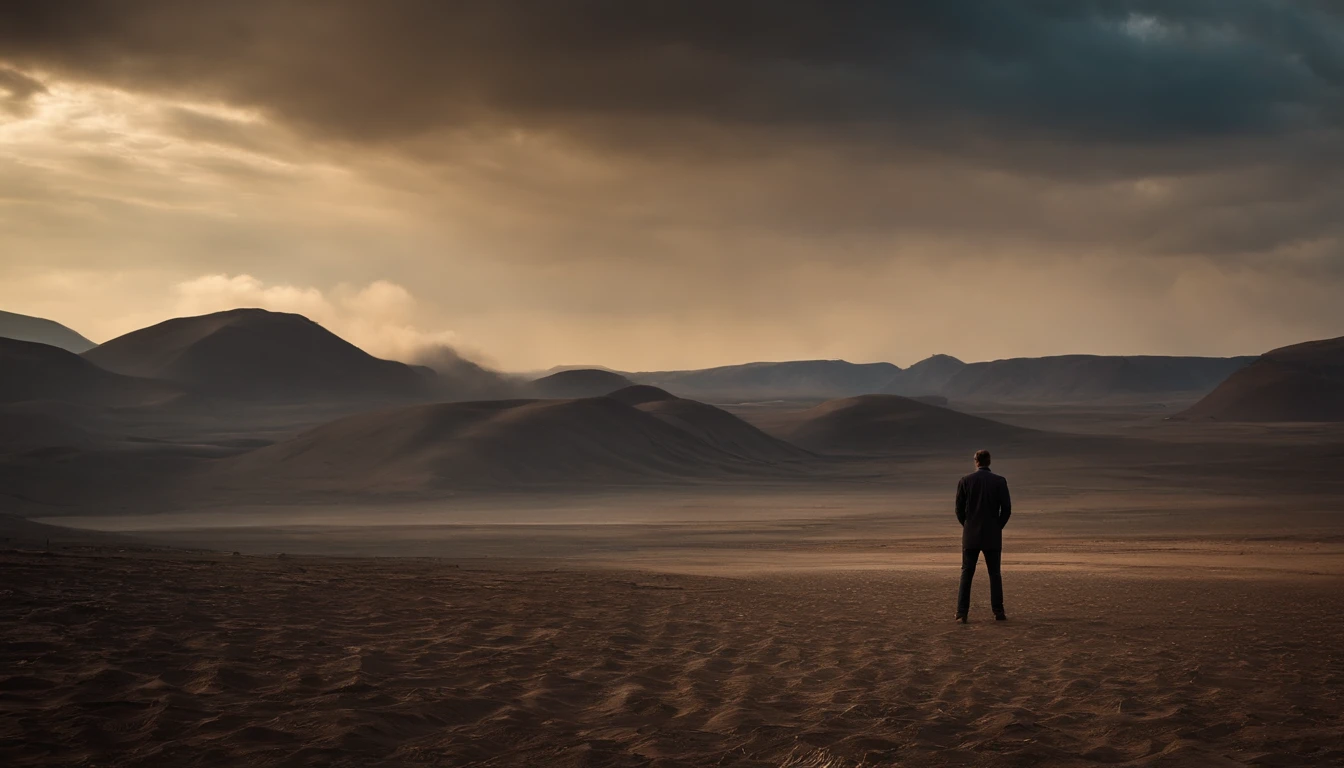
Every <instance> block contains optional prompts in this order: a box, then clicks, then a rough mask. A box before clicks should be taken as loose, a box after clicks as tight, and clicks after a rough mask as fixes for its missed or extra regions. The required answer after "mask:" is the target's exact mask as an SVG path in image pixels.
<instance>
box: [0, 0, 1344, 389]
mask: <svg viewBox="0 0 1344 768" xmlns="http://www.w3.org/2000/svg"><path fill="white" fill-rule="evenodd" d="M236 306H262V307H266V308H270V309H277V310H283V311H294V312H301V313H303V314H306V315H308V316H310V317H312V318H313V319H315V320H318V321H319V322H322V323H323V324H324V325H327V326H328V327H329V328H331V329H333V330H334V331H336V332H338V333H340V334H342V335H343V336H345V337H346V338H349V339H350V340H351V341H353V342H355V343H357V344H359V345H360V346H363V347H364V348H365V349H368V350H369V351H371V352H373V353H375V354H379V355H382V356H387V357H394V358H397V359H414V358H415V357H416V356H417V355H418V354H420V352H421V351H422V350H423V349H425V348H428V347H432V346H434V345H439V344H450V345H452V346H455V347H456V348H458V349H459V350H461V351H462V352H463V353H464V354H466V355H468V356H470V357H473V358H475V359H478V360H481V361H483V362H486V363H488V364H490V365H494V366H496V367H500V368H504V369H508V370H535V369H543V368H546V367H548V366H552V365H560V364H601V365H606V366H610V367H613V368H618V369H623V370H658V369H671V368H690V367H705V366H711V365H722V364H731V363H739V362H747V361H753V360H785V359H814V358H844V359H848V360H853V361H856V362H867V361H877V360H885V361H890V362H895V363H897V364H900V365H907V364H910V363H913V362H915V361H917V360H919V359H921V358H923V357H926V356H928V355H930V354H935V353H945V354H951V355H955V356H957V357H960V358H962V359H964V360H968V361H969V360H987V359H997V358H1004V357H1016V356H1037V355H1049V354H1065V353H1095V354H1188V355H1234V354H1255V353H1259V352H1262V351H1265V350H1267V349H1269V348H1273V347H1276V346H1282V345H1285V344H1290V343H1295V342H1298V341H1304V340H1307V339H1314V338H1326V337H1334V336H1340V335H1344V9H1342V8H1341V6H1340V5H1339V4H1337V3H1332V2H1327V1H1326V0H1319V1H1313V0H1301V1H1300V2H1287V1H1286V0H1149V1H1147V2H1139V1H1137V0H1126V1H1121V0H1013V1H1011V2H1010V1H1009V0H964V1H963V2H956V3H949V2H946V1H945V0H911V1H910V2H903V3H892V2H801V1H795V0H772V1H770V2H766V1H764V0H762V1H741V2H702V1H700V0H680V1H679V2H671V1H663V0H649V1H648V2H637V3H631V2H626V1H625V0H563V1H562V0H556V1H555V2H520V1H517V0H492V1H490V2H484V1H483V2H452V3H449V2H438V0H388V1H387V2H379V3H368V2H364V1H363V0H331V1H330V2H324V3H311V2H287V1H286V0H265V1H263V0H235V1H234V2H229V3H182V2H178V1H177V0H126V1H124V2H99V1H97V0H87V1H85V2H66V1H63V0H10V1H9V2H6V3H4V4H3V5H0V308H3V309H6V310H9V311H14V312H22V313H25V314H34V315H40V316H43V317H49V318H52V319H55V320H58V321H60V322H63V323H65V324H67V325H69V326H71V327H73V328H74V329H76V330H78V331H80V332H81V333H84V334H85V335H86V336H88V337H90V338H91V339H93V340H95V341H104V340H106V339H108V338H112V337H115V336H117V335H119V334H121V333H125V332H128V331H131V330H134V329H136V328H139V327H142V326H144V325H147V324H150V323H154V322H158V321H160V320H163V319H166V318H169V317H174V316H179V315H184V314H201V313H205V312H211V311H216V310H220V309H226V308H230V307H236Z"/></svg>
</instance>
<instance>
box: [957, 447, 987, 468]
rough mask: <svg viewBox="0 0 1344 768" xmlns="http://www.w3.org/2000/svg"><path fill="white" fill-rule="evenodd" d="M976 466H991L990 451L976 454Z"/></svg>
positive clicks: (981, 451)
mask: <svg viewBox="0 0 1344 768" xmlns="http://www.w3.org/2000/svg"><path fill="white" fill-rule="evenodd" d="M963 455H964V454H963ZM975 466H977V467H988V466H989V451H986V450H979V451H976V452H975Z"/></svg>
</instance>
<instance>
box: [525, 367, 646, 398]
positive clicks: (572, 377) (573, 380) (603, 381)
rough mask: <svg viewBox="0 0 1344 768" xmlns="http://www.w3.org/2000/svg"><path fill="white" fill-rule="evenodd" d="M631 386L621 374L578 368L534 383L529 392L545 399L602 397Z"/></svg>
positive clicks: (545, 377) (598, 369)
mask: <svg viewBox="0 0 1344 768" xmlns="http://www.w3.org/2000/svg"><path fill="white" fill-rule="evenodd" d="M630 384H631V381H630V380H629V379H627V378H626V377H624V376H622V375H621V374H619V373H613V372H612V371H605V370H602V369H600V368H576V369H572V370H568V371H560V372H559V373H553V374H551V375H550V376H543V377H541V378H540V379H537V380H536V381H533V382H532V383H531V384H530V385H529V387H528V390H529V392H530V393H531V394H532V395H533V396H535V397H543V398H574V397H601V396H602V395H605V394H607V393H608V392H614V391H616V390H618V389H622V388H624V387H628V386H630Z"/></svg>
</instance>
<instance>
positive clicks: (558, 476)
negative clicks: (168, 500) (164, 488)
mask: <svg viewBox="0 0 1344 768" xmlns="http://www.w3.org/2000/svg"><path fill="white" fill-rule="evenodd" d="M777 471H778V470H776V469H774V468H772V466H771V465H769V464H768V463H767V462H764V461H760V460H757V459H755V458H752V457H747V456H744V455H742V454H741V453H732V452H729V451H727V450H723V449H720V448H719V447H717V446H716V445H714V444H711V443H710V442H708V441H707V440H706V439H702V438H701V437H699V436H697V435H695V434H693V433H692V432H691V431H690V430H688V429H684V428H680V427H678V426H673V425H672V424H671V423H668V421H665V420H664V419H663V418H659V417H658V416H655V415H652V414H650V413H646V412H644V411H642V410H640V409H639V408H635V407H633V406H630V405H627V404H625V403H623V402H620V401H619V400H617V399H613V398H609V397H594V398H583V399H576V400H492V401H481V402H471V403H439V404H434V405H419V406H411V407H404V408H398V409H393V410H386V411H378V412H373V413H363V414H359V415H356V416H351V417H348V418H344V419H340V420H337V421H334V422H332V423H330V424H326V425H324V426H321V427H318V428H316V429H313V430H311V431H309V432H306V433H304V434H302V435H299V436H298V437H296V438H293V439H291V440H287V441H285V442H281V443H277V444H275V445H272V446H268V447H265V448H261V449H258V450H255V451H252V452H250V453H247V454H244V455H242V456H238V457H236V458H233V459H227V460H224V461H222V462H219V463H218V464H217V465H215V466H214V467H213V468H212V469H211V470H210V473H209V476H208V478H207V482H208V484H209V485H210V487H212V488H220V487H229V486H234V487H244V488H249V489H251V490H253V491H258V490H259V491H262V492H266V491H271V492H274V491H279V492H286V491H291V490H292V491H300V492H302V491H310V492H311V491H319V492H320V491H329V492H364V491H369V492H375V493H377V492H416V491H432V490H439V491H443V490H457V489H464V490H471V489H497V490H504V489H515V488H518V487H521V486H528V485H532V486H573V485H579V484H587V485H592V484H631V483H646V482H669V481H685V480H693V479H700V480H704V479H713V478H729V477H741V476H744V475H752V474H761V473H766V474H772V473H777Z"/></svg>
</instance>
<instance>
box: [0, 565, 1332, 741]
mask: <svg viewBox="0 0 1344 768" xmlns="http://www.w3.org/2000/svg"><path fill="white" fill-rule="evenodd" d="M1005 567H1006V568H1007V569H1008V582H1007V587H1008V609H1009V611H1010V613H1011V620H1010V621H1008V622H1005V623H996V622H994V621H992V620H990V616H989V612H988V608H987V606H986V604H985V601H986V585H985V584H984V583H983V577H982V580H981V583H978V584H977V590H976V594H975V602H974V603H973V608H972V619H973V621H972V623H971V624H969V625H966V626H961V625H956V624H953V623H952V622H951V621H950V618H951V609H952V600H953V592H954V589H955V583H954V582H955V570H954V569H952V568H948V567H941V566H930V567H926V568H909V569H903V570H862V571H853V572H834V571H816V572H798V571H794V572H791V573H778V574H773V575H771V574H755V575H749V576H738V577H725V576H705V575H684V574H649V573H641V572H632V571H619V570H596V569H580V568H563V569H554V568H550V567H546V568H542V567H540V566H536V565H533V566H529V565H527V564H525V563H522V564H514V565H512V566H504V565H494V566H490V567H489V569H486V568H485V567H484V566H482V565H479V564H475V565H474V564H472V563H465V564H463V565H462V566H461V567H457V566H454V565H451V564H449V563H447V562H444V561H439V560H420V559H408V558H401V559H337V558H296V557H284V558H279V557H251V556H245V557H230V556H223V555H190V554H180V553H179V554H171V553H169V554H155V553H125V554H119V555H118V554H112V555H108V554H102V555H95V554H93V553H92V551H90V553H89V554H79V553H73V554H72V553H69V552H67V553H62V554H51V555H43V554H40V553H9V554H4V555H0V638H3V640H2V641H0V764H3V765H6V766H35V765H42V766H56V765H72V766H73V765H171V766H198V765H201V766H204V765H311V766H327V765H336V766H342V765H350V766H364V765H455V766H470V765H480V766H851V765H900V766H920V765H993V766H998V765H1002V766H1030V765H1060V766H1072V765H1078V766H1084V765H1134V766H1139V765H1142V766H1149V765H1154V766H1156V765H1171V766H1235V765H1338V764H1341V763H1344V723H1342V722H1341V719H1340V713H1341V711H1344V707H1342V703H1341V698H1340V697H1341V695H1342V693H1341V692H1342V691H1344V645H1341V642H1340V637H1341V631H1342V630H1344V610H1341V609H1344V589H1341V587H1342V586H1344V583H1341V582H1342V581H1344V580H1341V578H1340V577H1339V576H1338V575H1320V574H1318V575H1311V574H1304V573H1295V572H1292V571H1290V570H1274V569H1263V570H1254V571H1253V570H1247V571H1246V572H1245V573H1244V574H1241V575H1238V576H1234V577H1226V576H1221V577H1220V576H1213V575H1210V574H1208V573H1204V572H1201V571H1200V570H1199V569H1188V568H1161V567H1159V568H1152V567H1147V568H1129V569H1126V568H1108V569H1105V570H1100V571H1099V572H1096V573H1092V572H1088V571H1087V570H1085V569H1080V568H1067V569H1056V570H1051V569H1045V568H1033V567H1028V566H1025V565H1014V561H1013V560H1012V558H1011V557H1009V558H1008V559H1007V562H1006V563H1005Z"/></svg>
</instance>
